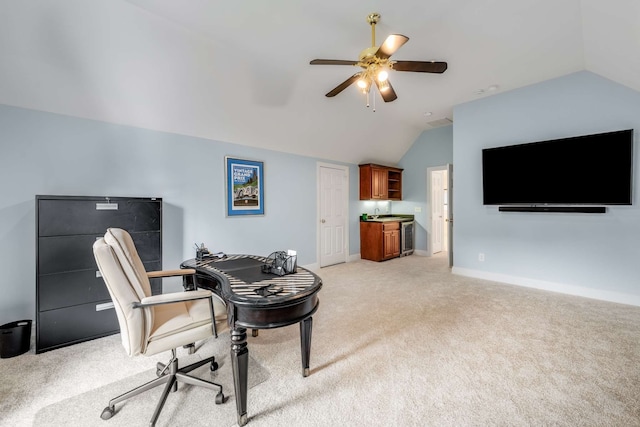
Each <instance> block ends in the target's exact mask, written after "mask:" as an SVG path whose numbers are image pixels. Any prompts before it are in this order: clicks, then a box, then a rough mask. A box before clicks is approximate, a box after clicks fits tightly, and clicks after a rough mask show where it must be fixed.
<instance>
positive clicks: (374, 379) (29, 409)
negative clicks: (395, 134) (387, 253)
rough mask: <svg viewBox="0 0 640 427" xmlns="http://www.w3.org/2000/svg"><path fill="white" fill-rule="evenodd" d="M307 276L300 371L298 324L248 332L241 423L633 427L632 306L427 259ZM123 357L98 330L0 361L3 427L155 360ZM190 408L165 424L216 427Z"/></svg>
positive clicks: (636, 410)
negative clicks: (258, 369)
mask: <svg viewBox="0 0 640 427" xmlns="http://www.w3.org/2000/svg"><path fill="white" fill-rule="evenodd" d="M318 273H319V274H320V276H321V277H322V279H323V281H324V287H323V289H322V290H321V291H320V307H319V310H318V312H317V313H316V314H315V315H314V322H313V340H312V348H311V375H310V376H309V377H307V378H303V377H302V375H301V366H300V341H299V328H298V326H297V325H292V326H288V327H285V328H280V329H273V330H265V331H261V332H260V336H259V337H256V338H252V337H249V338H248V341H249V351H250V355H251V357H252V358H253V359H255V361H256V362H258V363H259V364H260V365H261V366H263V367H264V368H265V369H266V370H268V371H269V374H270V376H269V378H268V379H267V380H266V381H264V382H262V383H260V384H257V385H256V386H255V387H253V388H251V389H250V390H249V402H248V412H249V424H248V425H249V426H252V427H281V426H318V427H320V426H322V427H324V426H363V427H364V426H367V427H368V426H571V427H573V426H625V427H626V426H640V392H639V390H640V367H639V366H640V363H639V362H640V307H633V306H627V305H622V304H614V303H608V302H602V301H596V300H590V299H586V298H580V297H574V296H567V295H562V294H556V293H551V292H544V291H537V290H533V289H527V288H521V287H516V286H511V285H502V284H499V283H493V282H489V281H483V280H478V279H472V278H468V277H463V276H455V275H452V274H451V273H450V272H449V269H448V268H447V266H446V259H444V258H438V257H436V258H425V257H419V256H409V257H404V258H399V259H394V260H390V261H386V262H382V263H375V262H369V261H357V262H351V263H347V264H340V265H336V266H332V267H327V268H323V269H320V270H319V271H318ZM576 285H579V284H576ZM222 344H224V347H225V350H224V353H227V354H228V342H225V343H222ZM123 353H124V352H123V351H122V349H121V347H120V344H119V342H118V340H117V339H114V337H108V338H105V339H101V340H96V341H95V342H90V343H83V344H80V345H77V346H72V347H69V348H66V349H60V350H55V351H53V352H48V353H43V354H41V355H34V354H32V353H28V354H25V355H22V356H18V357H16V358H12V359H3V360H1V361H0V370H1V372H2V381H1V382H0V418H2V422H0V425H3V426H4V425H7V426H12V427H13V426H16V425H17V426H31V425H36V426H38V427H39V426H41V425H45V426H48V425H52V424H47V422H46V419H44V418H41V417H40V416H38V418H37V420H36V422H35V423H33V420H34V416H35V413H36V412H37V411H39V410H40V409H42V408H44V407H46V406H48V405H50V404H54V403H56V402H58V401H61V400H63V399H65V398H68V397H73V396H75V395H79V394H82V393H85V392H88V391H91V390H92V389H95V388H98V387H101V386H103V385H105V384H109V383H111V382H114V381H116V380H119V379H124V378H127V377H129V376H131V375H135V374H137V373H139V372H143V371H148V370H149V369H150V368H151V367H152V366H153V365H147V366H145V367H144V369H142V365H137V364H141V363H143V362H141V361H136V360H133V359H127V358H126V357H125V356H123ZM204 354H207V352H204ZM63 356H64V357H63ZM75 356H77V357H75ZM180 357H182V356H180ZM151 361H152V363H155V362H153V359H151ZM145 363H148V362H145ZM224 368H227V369H228V368H229V367H228V365H227V366H225V367H224ZM250 375H251V374H250ZM108 376H111V378H109V377H108ZM115 376H119V377H118V378H115ZM194 391H196V392H203V393H206V392H207V390H194ZM229 394H233V393H232V392H230V393H229ZM172 397H173V396H172ZM169 400H171V397H170V399H169ZM229 403H231V404H229ZM229 403H226V404H225V406H227V405H228V406H229V408H231V409H232V410H235V405H234V404H233V403H232V402H229ZM212 406H213V410H215V409H216V406H215V405H212ZM101 409H102V404H101V405H100V406H99V407H98V414H96V416H99V412H100V411H101ZM201 411H202V412H198V410H194V413H195V414H196V415H198V421H197V422H192V423H191V424H188V423H187V421H184V422H183V420H181V419H178V418H171V419H172V425H173V426H183V425H184V426H206V425H222V426H224V425H225V424H217V423H215V422H213V420H212V419H208V418H207V417H206V416H199V415H200V414H205V413H207V412H206V411H209V409H204V408H203V409H201ZM121 415H124V414H123V413H121V414H118V415H116V417H114V418H113V419H112V420H109V421H101V420H98V423H97V425H98V426H100V427H109V426H110V425H112V424H111V422H112V421H116V418H117V417H119V416H121ZM147 415H148V414H142V413H135V414H131V417H130V421H131V424H130V425H145V424H146V423H147V422H148V416H147ZM166 416H168V417H172V415H171V414H169V413H167V414H166ZM68 424H69V423H65V424H63V425H64V426H65V427H66V426H67V425H68ZM73 425H82V424H81V423H75V424H73Z"/></svg>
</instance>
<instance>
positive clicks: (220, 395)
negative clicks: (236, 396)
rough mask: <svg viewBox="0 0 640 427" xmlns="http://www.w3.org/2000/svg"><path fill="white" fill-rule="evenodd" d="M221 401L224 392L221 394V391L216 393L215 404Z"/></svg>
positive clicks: (222, 400)
mask: <svg viewBox="0 0 640 427" xmlns="http://www.w3.org/2000/svg"><path fill="white" fill-rule="evenodd" d="M222 402H224V394H222V392H220V393H218V394H216V405H219V404H221V403H222Z"/></svg>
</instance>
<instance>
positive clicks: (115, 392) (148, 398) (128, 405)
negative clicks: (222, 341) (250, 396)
mask: <svg viewBox="0 0 640 427" xmlns="http://www.w3.org/2000/svg"><path fill="white" fill-rule="evenodd" d="M220 338H226V339H228V334H226V336H225V335H221V336H220ZM216 361H217V362H218V363H219V365H220V368H219V369H218V370H217V371H216V372H213V373H212V372H210V370H209V365H208V364H207V365H204V366H202V367H200V368H198V369H195V370H193V371H191V373H190V374H191V375H194V376H196V377H198V378H202V379H205V380H209V381H213V382H216V383H218V384H220V385H222V386H223V389H224V390H223V392H224V393H225V402H224V403H223V404H220V405H216V404H215V403H214V399H215V396H216V392H215V391H213V390H207V389H204V388H199V387H193V386H191V385H188V384H186V385H185V384H180V385H179V386H178V391H177V392H175V393H171V394H170V395H169V397H168V398H167V401H166V403H165V405H164V408H163V410H162V412H161V413H160V417H159V419H158V422H157V423H156V426H158V427H160V426H176V425H185V426H186V425H191V426H197V425H216V426H231V425H234V424H235V423H236V418H237V415H236V413H237V411H236V401H235V398H234V391H233V377H232V371H231V359H230V357H229V355H228V352H224V353H222V354H220V356H217V357H216ZM249 372H250V373H251V376H250V378H249V381H248V382H249V384H248V386H249V388H251V387H254V386H256V385H257V384H260V383H261V382H263V381H265V380H267V378H268V377H269V373H268V371H267V370H266V369H265V368H264V367H263V366H261V365H260V364H259V363H258V362H256V361H255V359H253V358H252V357H249ZM155 377H156V376H155V370H150V371H146V372H143V373H140V374H137V375H134V376H132V377H129V378H126V379H124V380H120V381H117V382H115V383H111V384H108V385H105V386H102V387H99V388H97V389H94V390H91V391H89V392H86V393H82V394H80V395H77V396H73V397H70V398H68V399H65V400H63V401H61V402H57V403H54V404H52V405H49V406H47V407H45V408H43V409H41V410H40V411H38V413H37V414H36V417H35V421H34V425H36V426H49V425H50V426H76V425H77V426H101V427H128V426H134V425H141V426H143V425H148V424H149V420H150V419H151V416H152V414H153V412H154V410H155V407H156V404H157V402H158V399H159V398H160V395H161V394H162V390H163V388H164V386H160V387H157V388H155V389H153V390H149V391H147V392H145V393H143V394H140V395H138V396H135V397H133V398H131V399H129V400H127V401H126V402H123V403H119V404H117V405H116V414H115V415H114V416H113V417H112V418H111V419H109V420H106V421H105V420H102V419H101V418H100V414H101V413H102V410H103V409H104V408H105V407H106V406H107V404H108V402H109V400H110V399H112V398H114V397H116V396H119V395H121V394H122V393H124V392H127V391H129V390H132V389H134V388H135V387H138V386H140V385H142V384H144V383H146V382H147V381H150V380H152V379H154V378H155Z"/></svg>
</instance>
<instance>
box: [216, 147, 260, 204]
mask: <svg viewBox="0 0 640 427" xmlns="http://www.w3.org/2000/svg"><path fill="white" fill-rule="evenodd" d="M225 163H226V175H227V179H226V182H227V216H238V215H264V163H263V162H256V161H253V160H242V159H235V158H233V157H225Z"/></svg>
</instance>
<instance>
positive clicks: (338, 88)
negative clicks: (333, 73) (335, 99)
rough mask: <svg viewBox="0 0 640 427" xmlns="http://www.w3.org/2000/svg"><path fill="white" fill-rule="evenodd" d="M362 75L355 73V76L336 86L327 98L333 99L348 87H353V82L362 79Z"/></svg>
mask: <svg viewBox="0 0 640 427" xmlns="http://www.w3.org/2000/svg"><path fill="white" fill-rule="evenodd" d="M360 74H361V73H355V74H354V75H353V76H351V77H349V78H348V79H347V80H345V81H343V82H342V83H340V84H339V85H338V86H336V87H335V88H334V89H333V90H331V91H330V92H329V93H327V94H326V95H325V96H327V97H329V98H331V97H332V96H336V95H337V94H339V93H340V92H342V91H343V90H345V89H346V88H347V87H349V85H351V84H352V83H353V82H355V81H356V80H358V78H359V77H360Z"/></svg>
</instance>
